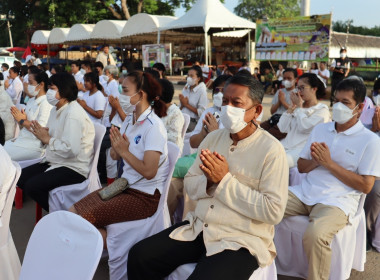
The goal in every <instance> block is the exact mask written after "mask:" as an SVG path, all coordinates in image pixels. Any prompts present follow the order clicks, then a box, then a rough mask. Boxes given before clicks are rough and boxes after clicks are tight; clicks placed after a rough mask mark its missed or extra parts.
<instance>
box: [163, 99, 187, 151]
mask: <svg viewBox="0 0 380 280" xmlns="http://www.w3.org/2000/svg"><path fill="white" fill-rule="evenodd" d="M166 113H167V116H165V117H162V118H161V120H162V122H163V123H164V126H165V128H166V131H167V132H168V141H170V142H173V143H174V144H176V145H177V146H178V147H179V150H180V151H182V148H183V138H182V129H183V124H184V123H185V118H184V117H183V114H182V112H181V110H180V109H179V108H178V106H177V105H175V104H172V105H170V106H169V108H168V110H167V112H166Z"/></svg>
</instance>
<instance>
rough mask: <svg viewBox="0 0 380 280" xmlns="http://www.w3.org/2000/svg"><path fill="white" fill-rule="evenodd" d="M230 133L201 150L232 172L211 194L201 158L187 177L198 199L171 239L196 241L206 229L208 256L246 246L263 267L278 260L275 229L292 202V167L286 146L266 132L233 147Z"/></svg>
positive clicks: (212, 137)
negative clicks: (223, 160) (218, 157)
mask: <svg viewBox="0 0 380 280" xmlns="http://www.w3.org/2000/svg"><path fill="white" fill-rule="evenodd" d="M232 144H233V142H232V140H231V138H230V134H229V131H228V130H226V129H219V130H216V131H213V132H211V133H210V134H208V135H207V137H206V138H205V139H204V140H203V142H202V143H201V145H200V146H199V149H198V151H201V150H202V149H209V150H210V151H217V152H218V153H220V154H221V155H223V156H224V157H225V158H226V159H227V162H228V165H229V173H227V174H226V175H225V176H224V178H223V179H222V180H221V181H220V183H219V184H218V185H214V187H215V188H216V189H215V192H214V193H213V195H208V194H207V193H206V185H207V179H206V177H205V176H204V175H203V172H202V171H201V169H200V168H199V165H200V164H201V161H200V159H199V152H198V156H197V158H196V160H195V162H194V164H193V166H192V167H191V168H190V169H189V172H188V173H187V174H186V176H185V189H186V192H187V193H188V195H189V197H190V198H191V199H193V200H196V201H198V203H197V207H196V209H195V211H194V212H190V213H188V215H187V216H186V220H188V221H189V222H190V224H189V225H184V226H182V227H180V228H178V229H176V230H174V231H173V232H172V233H171V234H170V237H171V238H173V239H176V240H182V241H192V240H195V238H196V237H197V236H198V234H199V233H200V232H202V231H203V240H204V243H205V246H206V250H207V256H211V255H214V254H217V253H220V252H222V251H224V250H239V249H240V248H246V249H248V250H249V251H250V253H251V254H252V255H254V256H256V258H257V261H258V263H259V265H260V266H261V267H263V266H266V265H269V264H271V263H272V261H273V259H274V258H275V257H276V249H275V247H274V243H273V236H274V225H275V224H277V223H279V222H280V221H281V219H282V217H283V215H284V211H285V207H286V202H287V198H288V182H289V181H288V177H289V167H288V163H287V160H286V155H285V151H284V148H283V147H282V145H281V144H280V142H278V141H277V140H276V139H275V138H274V137H273V136H271V135H270V134H269V133H267V132H266V131H264V130H262V129H258V130H256V132H255V133H253V134H252V135H251V136H249V137H248V138H246V139H243V140H241V141H239V142H238V144H237V145H236V146H233V145H232Z"/></svg>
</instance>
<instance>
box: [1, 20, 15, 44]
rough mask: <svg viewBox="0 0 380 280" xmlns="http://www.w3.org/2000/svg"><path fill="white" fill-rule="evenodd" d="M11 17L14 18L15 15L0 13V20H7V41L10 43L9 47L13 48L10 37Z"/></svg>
mask: <svg viewBox="0 0 380 280" xmlns="http://www.w3.org/2000/svg"><path fill="white" fill-rule="evenodd" d="M13 19H15V16H14V15H12V14H8V15H0V20H2V21H7V27H8V33H9V43H10V45H11V48H13V39H12V31H11V23H10V20H13Z"/></svg>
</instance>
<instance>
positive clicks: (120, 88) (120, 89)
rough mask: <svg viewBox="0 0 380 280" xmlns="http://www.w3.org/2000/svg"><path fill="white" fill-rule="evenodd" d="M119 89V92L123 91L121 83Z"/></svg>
mask: <svg viewBox="0 0 380 280" xmlns="http://www.w3.org/2000/svg"><path fill="white" fill-rule="evenodd" d="M118 89H119V93H120V94H121V93H122V92H123V87H122V86H121V85H119V87H118Z"/></svg>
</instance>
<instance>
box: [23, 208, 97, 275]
mask: <svg viewBox="0 0 380 280" xmlns="http://www.w3.org/2000/svg"><path fill="white" fill-rule="evenodd" d="M102 251H103V238H102V236H101V234H100V232H99V231H98V230H97V229H96V228H95V227H94V226H93V225H92V224H91V223H89V222H88V221H86V220H85V219H83V218H82V217H80V216H79V215H76V214H73V213H71V212H68V211H57V212H54V213H52V214H49V215H47V216H45V217H43V218H42V219H41V221H40V222H39V223H38V224H37V225H36V227H35V228H34V230H33V233H32V235H31V237H30V239H29V242H28V246H27V248H26V252H25V256H24V262H23V264H22V267H21V273H20V280H30V279H38V280H45V279H46V280H51V279H54V280H67V279H78V280H79V279H80V280H86V279H87V280H91V279H92V278H93V276H94V274H95V271H96V268H97V266H98V263H99V260H100V256H101V254H102Z"/></svg>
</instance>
